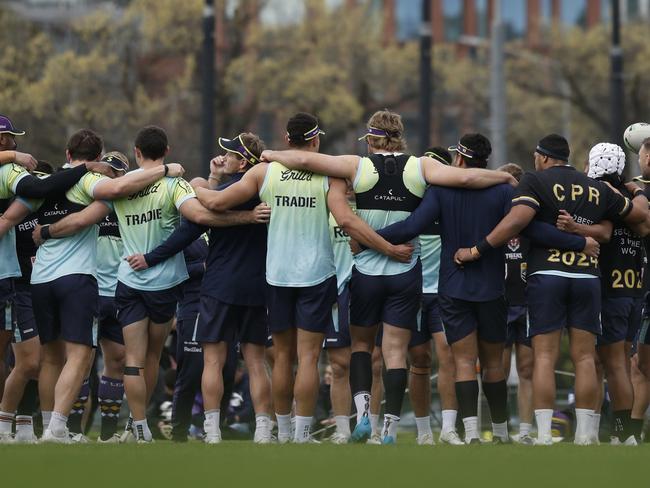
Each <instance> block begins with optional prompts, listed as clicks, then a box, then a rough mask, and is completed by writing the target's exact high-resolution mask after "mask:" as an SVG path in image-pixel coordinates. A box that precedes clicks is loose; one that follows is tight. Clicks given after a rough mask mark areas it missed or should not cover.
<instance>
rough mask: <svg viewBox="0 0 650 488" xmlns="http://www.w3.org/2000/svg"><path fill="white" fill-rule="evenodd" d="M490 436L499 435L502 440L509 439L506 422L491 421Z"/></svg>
mask: <svg viewBox="0 0 650 488" xmlns="http://www.w3.org/2000/svg"><path fill="white" fill-rule="evenodd" d="M492 436H493V437H499V438H501V439H502V440H504V441H507V440H508V439H509V436H508V422H500V423H498V424H497V423H494V422H492Z"/></svg>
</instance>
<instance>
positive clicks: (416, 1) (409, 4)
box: [395, 0, 428, 41]
mask: <svg viewBox="0 0 650 488" xmlns="http://www.w3.org/2000/svg"><path fill="white" fill-rule="evenodd" d="M422 1H423V0H396V2H395V21H396V23H397V39H398V40H399V41H408V40H410V39H416V38H417V37H418V34H419V31H420V24H421V23H422ZM427 1H428V0H427Z"/></svg>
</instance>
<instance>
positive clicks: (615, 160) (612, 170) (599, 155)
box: [587, 142, 625, 178]
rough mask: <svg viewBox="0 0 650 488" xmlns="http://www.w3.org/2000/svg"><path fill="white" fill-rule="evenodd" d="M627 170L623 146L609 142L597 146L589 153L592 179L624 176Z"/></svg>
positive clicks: (589, 173)
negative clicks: (616, 175) (615, 175)
mask: <svg viewBox="0 0 650 488" xmlns="http://www.w3.org/2000/svg"><path fill="white" fill-rule="evenodd" d="M624 169H625V152H623V149H622V148H621V146H618V145H616V144H611V143H609V142H601V143H599V144H596V145H595V146H594V147H592V148H591V151H589V172H588V173H587V175H588V176H589V177H590V178H601V177H603V176H605V175H613V174H618V175H619V176H620V175H621V174H623V170H624Z"/></svg>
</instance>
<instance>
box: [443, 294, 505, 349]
mask: <svg viewBox="0 0 650 488" xmlns="http://www.w3.org/2000/svg"><path fill="white" fill-rule="evenodd" d="M438 303H439V304H440V316H441V317H442V324H443V326H444V328H445V335H446V337H447V343H449V344H450V345H451V344H453V343H454V342H458V341H459V340H461V339H463V338H464V337H467V336H468V335H469V334H471V333H472V332H474V331H476V332H477V335H478V338H479V339H480V340H482V341H485V342H490V343H494V344H498V343H501V342H503V343H505V342H506V328H507V320H508V306H507V305H506V299H505V298H504V297H499V298H496V299H495V300H490V301H489V302H470V301H467V300H461V299H459V298H452V297H448V296H445V295H438Z"/></svg>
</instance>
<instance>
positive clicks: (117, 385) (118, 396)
mask: <svg viewBox="0 0 650 488" xmlns="http://www.w3.org/2000/svg"><path fill="white" fill-rule="evenodd" d="M97 397H98V400H99V410H100V412H101V420H102V424H101V433H100V439H101V440H103V441H107V440H108V439H110V438H111V437H113V436H114V435H115V433H116V432H117V421H118V420H119V418H120V409H121V408H122V400H123V398H124V383H123V382H122V380H121V379H114V378H109V377H107V376H102V377H101V379H100V380H99V389H98V391H97Z"/></svg>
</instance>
